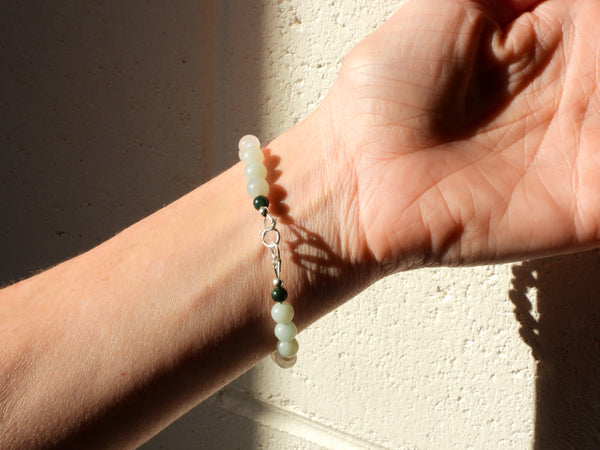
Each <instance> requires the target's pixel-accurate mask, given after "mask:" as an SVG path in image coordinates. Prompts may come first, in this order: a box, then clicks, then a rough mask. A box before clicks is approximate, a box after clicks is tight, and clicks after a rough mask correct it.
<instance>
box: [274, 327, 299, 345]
mask: <svg viewBox="0 0 600 450" xmlns="http://www.w3.org/2000/svg"><path fill="white" fill-rule="evenodd" d="M297 334H298V329H297V328H296V325H294V322H288V323H278V324H277V325H275V337H277V339H279V340H280V341H284V342H292V341H293V340H294V338H295V337H296V335H297Z"/></svg>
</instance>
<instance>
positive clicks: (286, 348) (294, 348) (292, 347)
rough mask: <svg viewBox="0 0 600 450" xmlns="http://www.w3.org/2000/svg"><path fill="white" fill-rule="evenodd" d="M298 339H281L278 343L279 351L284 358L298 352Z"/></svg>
mask: <svg viewBox="0 0 600 450" xmlns="http://www.w3.org/2000/svg"><path fill="white" fill-rule="evenodd" d="M299 347H300V345H298V341H297V340H296V339H294V340H293V341H291V342H285V341H279V342H278V343H277V352H278V353H279V354H280V355H281V356H283V357H284V358H291V357H292V356H294V355H295V354H296V353H298V348H299Z"/></svg>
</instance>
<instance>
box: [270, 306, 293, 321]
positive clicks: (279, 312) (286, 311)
mask: <svg viewBox="0 0 600 450" xmlns="http://www.w3.org/2000/svg"><path fill="white" fill-rule="evenodd" d="M271 317H272V318H273V320H274V321H275V322H277V323H288V322H291V321H292V319H293V318H294V307H293V306H292V305H290V304H289V303H287V302H282V303H279V302H276V303H275V304H274V305H273V307H272V308H271Z"/></svg>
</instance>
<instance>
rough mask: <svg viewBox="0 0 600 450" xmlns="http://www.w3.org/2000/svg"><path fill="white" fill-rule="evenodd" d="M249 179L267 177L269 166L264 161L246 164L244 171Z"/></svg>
mask: <svg viewBox="0 0 600 450" xmlns="http://www.w3.org/2000/svg"><path fill="white" fill-rule="evenodd" d="M244 175H246V179H247V180H251V179H252V178H267V168H266V167H265V165H264V164H263V163H259V162H253V163H250V164H248V165H247V166H246V170H245V171H244Z"/></svg>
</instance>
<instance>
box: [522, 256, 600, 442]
mask: <svg viewBox="0 0 600 450" xmlns="http://www.w3.org/2000/svg"><path fill="white" fill-rule="evenodd" d="M512 283H513V290H512V291H511V292H510V299H511V301H512V302H513V303H514V305H515V306H516V309H515V313H516V315H517V318H518V320H519V322H520V324H521V329H520V333H521V336H522V338H523V340H524V341H525V342H526V343H527V344H528V345H529V346H530V347H531V349H532V354H533V357H534V358H535V359H536V361H537V371H536V376H537V378H536V418H535V441H534V442H535V443H534V448H536V449H546V448H600V251H598V250H595V251H590V252H586V253H579V254H574V255H568V256H561V257H556V258H551V259H544V260H538V261H529V262H524V263H522V264H520V265H515V266H514V267H513V280H512Z"/></svg>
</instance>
